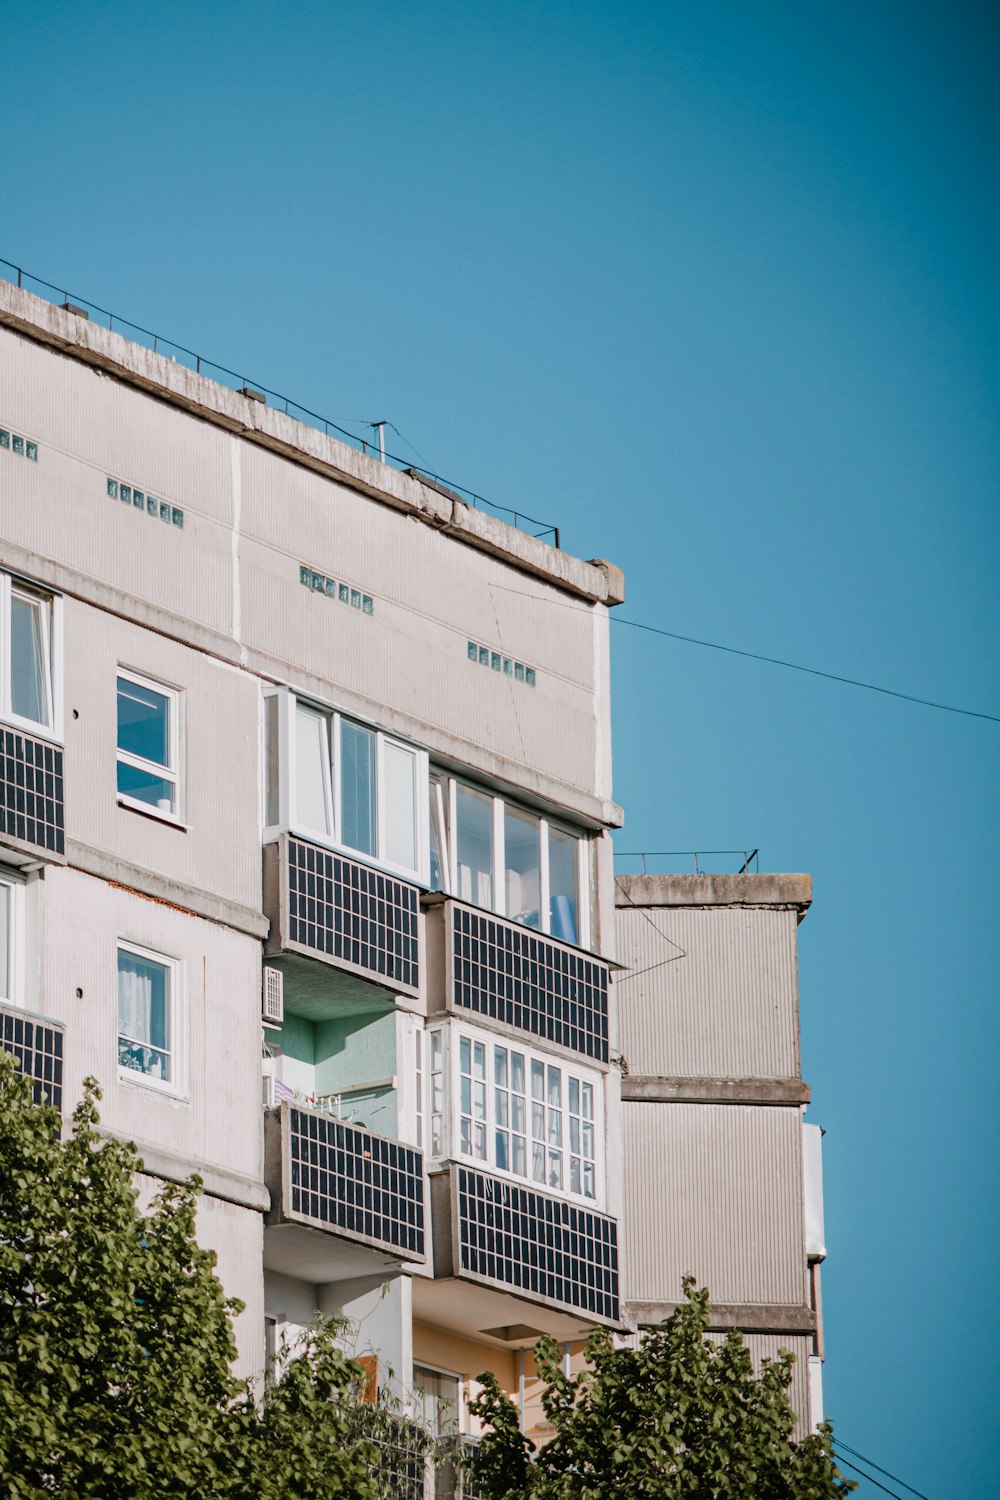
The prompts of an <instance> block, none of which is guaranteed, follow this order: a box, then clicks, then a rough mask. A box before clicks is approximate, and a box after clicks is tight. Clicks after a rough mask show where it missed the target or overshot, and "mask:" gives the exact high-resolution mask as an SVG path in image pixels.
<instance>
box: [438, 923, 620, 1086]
mask: <svg viewBox="0 0 1000 1500" xmlns="http://www.w3.org/2000/svg"><path fill="white" fill-rule="evenodd" d="M452 932H453V944H454V947H453V955H454V969H453V978H454V987H453V998H454V1003H455V1005H456V1006H459V1007H460V1008H461V1009H463V1010H471V1011H475V1012H477V1013H478V1014H479V1015H483V1016H489V1017H491V1019H493V1020H495V1021H502V1022H503V1023H504V1024H505V1025H507V1026H517V1027H519V1028H520V1029H521V1030H522V1031H528V1032H531V1034H532V1035H533V1036H538V1037H543V1038H544V1039H545V1041H548V1042H556V1043H557V1044H558V1045H560V1046H563V1047H570V1048H572V1050H573V1051H574V1052H580V1053H583V1054H584V1056H586V1057H592V1058H595V1059H597V1061H599V1062H607V1060H608V968H607V965H606V964H602V963H601V962H600V961H599V960H597V959H594V958H588V957H587V956H586V955H585V954H583V953H579V952H577V951H576V950H575V949H573V948H566V947H564V946H563V945H562V944H561V943H556V942H554V941H553V940H552V939H551V938H547V937H544V936H542V935H540V934H539V933H536V932H531V931H529V930H528V929H527V928H525V927H520V926H519V925H518V924H517V923H516V922H505V921H503V919H502V918H500V917H491V916H488V915H486V914H485V913H483V912H477V911H471V910H469V908H467V907H464V906H459V905H458V904H457V903H453V904H452Z"/></svg>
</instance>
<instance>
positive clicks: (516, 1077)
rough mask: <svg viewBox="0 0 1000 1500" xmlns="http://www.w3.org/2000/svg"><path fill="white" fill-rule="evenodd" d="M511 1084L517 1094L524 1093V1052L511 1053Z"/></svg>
mask: <svg viewBox="0 0 1000 1500" xmlns="http://www.w3.org/2000/svg"><path fill="white" fill-rule="evenodd" d="M510 1086H511V1088H512V1089H513V1090H514V1092H515V1093H516V1094H523V1093H524V1054H523V1052H512V1053H511V1054H510Z"/></svg>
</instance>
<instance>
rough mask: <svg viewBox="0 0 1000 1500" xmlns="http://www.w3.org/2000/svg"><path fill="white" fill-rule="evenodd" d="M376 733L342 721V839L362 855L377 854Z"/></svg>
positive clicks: (347, 721) (342, 841)
mask: <svg viewBox="0 0 1000 1500" xmlns="http://www.w3.org/2000/svg"><path fill="white" fill-rule="evenodd" d="M375 828H376V805H375V734H374V731H373V730H371V729H365V728H363V727H362V725H360V724H352V723H351V721H350V719H341V721H340V840H341V843H343V844H346V845H347V847H348V849H357V851H358V853H359V854H375V853H376V852H377V851H376V848H375V842H376V839H375Z"/></svg>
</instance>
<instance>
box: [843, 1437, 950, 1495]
mask: <svg viewBox="0 0 1000 1500" xmlns="http://www.w3.org/2000/svg"><path fill="white" fill-rule="evenodd" d="M833 1446H834V1447H835V1448H844V1449H845V1450H846V1451H847V1452H848V1453H853V1455H854V1457H855V1458H860V1460H861V1462H862V1463H863V1464H867V1465H868V1467H869V1468H870V1469H878V1471H879V1473H880V1474H884V1475H885V1477H886V1479H891V1480H893V1481H894V1482H895V1483H896V1484H901V1485H902V1486H903V1489H904V1490H909V1492H910V1494H911V1495H916V1496H917V1500H930V1496H929V1495H925V1494H924V1492H923V1490H915V1489H914V1488H913V1485H912V1484H907V1482H906V1480H905V1479H900V1477H899V1475H898V1474H891V1473H890V1472H889V1470H888V1469H883V1468H882V1465H881V1464H877V1463H876V1462H875V1460H874V1459H873V1458H865V1455H864V1454H863V1453H859V1452H858V1450H857V1448H852V1447H850V1445H849V1444H847V1443H845V1442H843V1441H842V1440H841V1439H840V1438H839V1437H836V1436H835V1437H834V1439H833ZM844 1461H845V1463H846V1461H847V1460H846V1459H845V1460H844ZM874 1482H875V1481H874V1480H872V1483H873V1484H874Z"/></svg>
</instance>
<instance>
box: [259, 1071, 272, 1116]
mask: <svg viewBox="0 0 1000 1500" xmlns="http://www.w3.org/2000/svg"><path fill="white" fill-rule="evenodd" d="M260 1092H261V1103H262V1104H263V1106H264V1108H265V1109H273V1108H274V1104H275V1092H274V1074H273V1073H265V1074H264V1075H263V1077H262V1078H261V1080H260Z"/></svg>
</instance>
